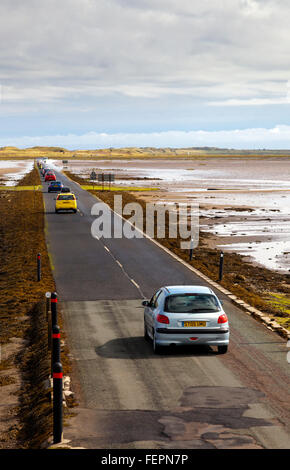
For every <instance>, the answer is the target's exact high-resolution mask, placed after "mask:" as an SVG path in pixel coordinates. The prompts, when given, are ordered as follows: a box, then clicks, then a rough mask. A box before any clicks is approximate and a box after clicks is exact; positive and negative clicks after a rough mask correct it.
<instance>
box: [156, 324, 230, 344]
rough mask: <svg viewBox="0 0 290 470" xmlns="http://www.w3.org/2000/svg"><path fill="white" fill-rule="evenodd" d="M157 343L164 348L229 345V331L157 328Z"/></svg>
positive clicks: (219, 329)
mask: <svg viewBox="0 0 290 470" xmlns="http://www.w3.org/2000/svg"><path fill="white" fill-rule="evenodd" d="M155 336H156V343H157V344H159V345H162V346H169V345H171V344H175V345H178V344H179V345H183V344H208V345H212V346H220V345H228V344H229V337H230V333H229V329H228V328H227V329H223V328H207V329H205V328H203V329H202V328H198V329H191V328H189V329H186V331H184V329H183V328H182V329H181V328H180V329H174V328H172V329H169V328H157V329H156V332H155Z"/></svg>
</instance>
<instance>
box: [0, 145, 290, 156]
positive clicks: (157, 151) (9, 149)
mask: <svg viewBox="0 0 290 470" xmlns="http://www.w3.org/2000/svg"><path fill="white" fill-rule="evenodd" d="M217 156H220V157H230V156H231V157H239V156H240V157H245V156H249V157H262V156H286V157H289V156H290V150H283V149H281V150H268V149H259V150H251V149H249V150H235V149H227V148H218V147H186V148H171V147H164V148H155V147H126V148H112V147H111V148H105V149H92V150H81V149H79V150H67V149H65V148H63V147H53V146H52V147H42V146H35V147H31V148H25V149H19V148H17V147H13V146H6V147H1V148H0V158H2V159H3V158H41V157H48V158H49V157H51V158H54V159H58V158H59V159H63V158H65V159H67V158H75V159H97V158H107V159H113V158H115V159H117V158H128V159H134V158H139V159H140V158H190V159H194V158H206V157H217Z"/></svg>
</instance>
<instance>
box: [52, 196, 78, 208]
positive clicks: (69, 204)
mask: <svg viewBox="0 0 290 470" xmlns="http://www.w3.org/2000/svg"><path fill="white" fill-rule="evenodd" d="M77 208H78V206H77V198H76V197H75V195H74V194H73V193H59V194H58V196H57V198H56V201H55V212H58V211H73V212H76V211H77Z"/></svg>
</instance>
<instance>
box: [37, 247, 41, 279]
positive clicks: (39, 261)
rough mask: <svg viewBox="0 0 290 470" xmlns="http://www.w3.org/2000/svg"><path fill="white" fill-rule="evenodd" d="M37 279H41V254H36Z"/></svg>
mask: <svg viewBox="0 0 290 470" xmlns="http://www.w3.org/2000/svg"><path fill="white" fill-rule="evenodd" d="M37 281H38V282H39V281H41V254H40V253H38V254H37Z"/></svg>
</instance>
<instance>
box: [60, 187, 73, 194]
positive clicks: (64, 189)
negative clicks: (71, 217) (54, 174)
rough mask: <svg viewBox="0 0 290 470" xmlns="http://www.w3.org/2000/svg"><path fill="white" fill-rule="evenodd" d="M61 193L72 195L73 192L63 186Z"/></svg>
mask: <svg viewBox="0 0 290 470" xmlns="http://www.w3.org/2000/svg"><path fill="white" fill-rule="evenodd" d="M61 192H62V193H70V192H71V191H70V188H68V187H67V186H63V187H62V188H61Z"/></svg>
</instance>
